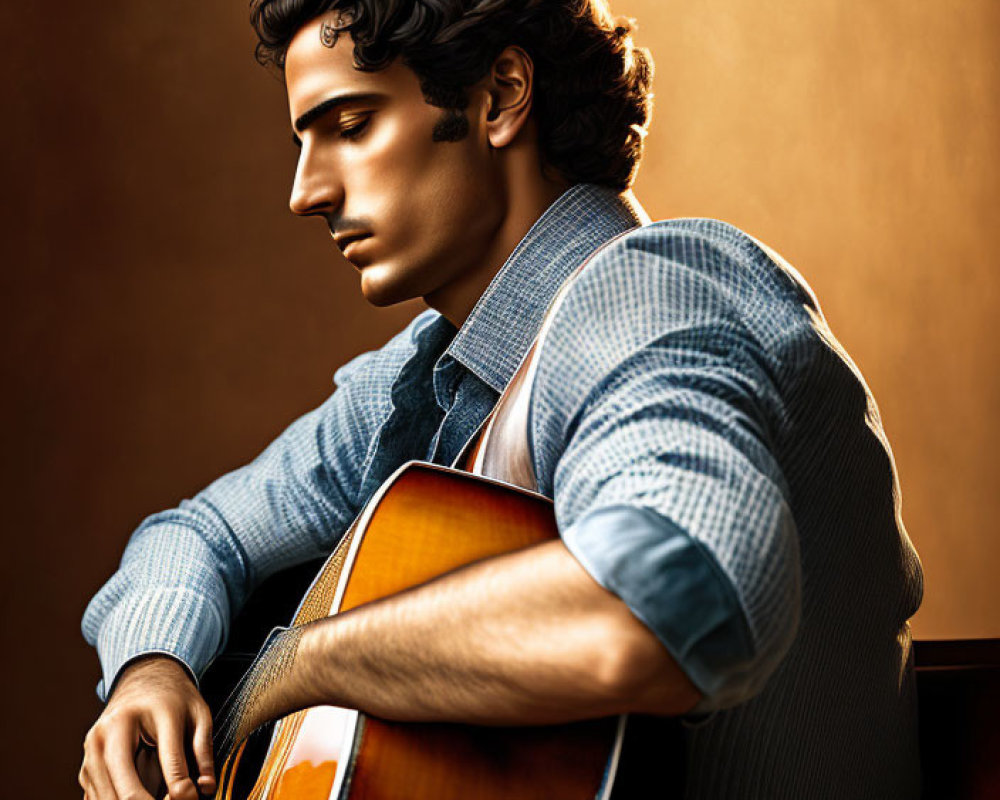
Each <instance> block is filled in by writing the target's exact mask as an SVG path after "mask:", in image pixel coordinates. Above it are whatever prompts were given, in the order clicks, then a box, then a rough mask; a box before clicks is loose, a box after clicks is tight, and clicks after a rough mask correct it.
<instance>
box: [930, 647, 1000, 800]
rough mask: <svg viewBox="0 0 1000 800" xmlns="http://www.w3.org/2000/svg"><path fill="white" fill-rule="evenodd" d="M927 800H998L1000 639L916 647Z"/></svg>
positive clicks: (999, 773) (999, 761)
mask: <svg viewBox="0 0 1000 800" xmlns="http://www.w3.org/2000/svg"><path fill="white" fill-rule="evenodd" d="M914 659H915V662H916V671H917V694H918V697H919V704H920V760H921V764H922V767H923V773H924V798H925V800H945V798H947V800H1000V639H963V640H960V639H956V640H922V641H917V642H915V649H914Z"/></svg>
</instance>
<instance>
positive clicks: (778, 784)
mask: <svg viewBox="0 0 1000 800" xmlns="http://www.w3.org/2000/svg"><path fill="white" fill-rule="evenodd" d="M642 221H643V220H642V213H641V211H638V210H637V209H636V208H634V207H633V206H632V205H630V204H629V203H628V202H627V201H626V200H624V199H623V198H622V197H620V196H619V195H617V194H615V193H614V192H612V191H610V190H607V189H603V188H600V187H596V186H591V185H585V184H581V185H577V186H574V187H572V188H571V189H570V190H568V191H567V192H566V193H565V194H564V195H563V196H562V197H561V198H559V199H558V200H557V201H556V202H555V203H554V204H553V205H552V206H551V207H550V208H549V209H548V211H546V213H545V214H544V215H543V216H542V217H541V218H540V219H539V220H538V221H537V222H536V223H535V225H534V226H533V227H532V229H531V231H530V232H529V233H528V234H527V236H526V237H525V238H524V240H522V242H521V243H520V244H519V245H518V247H517V248H516V249H515V251H514V252H513V253H512V254H511V256H510V258H509V259H508V261H507V263H506V264H505V265H504V267H503V268H502V269H501V271H500V272H499V273H498V274H497V276H496V278H495V279H494V281H493V282H492V283H491V285H490V286H489V288H488V289H487V291H486V292H485V293H484V294H483V296H482V297H481V298H480V300H479V302H478V304H477V305H476V307H475V308H474V310H473V311H472V313H471V314H470V316H469V318H468V319H467V320H466V322H465V324H464V325H463V326H462V328H461V329H460V330H458V331H456V330H455V328H454V327H453V326H452V325H451V324H450V323H449V322H448V321H447V320H445V319H444V318H443V317H441V316H440V315H439V314H437V313H436V312H434V311H426V312H424V313H422V314H420V315H419V316H417V317H416V318H415V319H414V320H413V321H412V322H411V323H410V325H409V326H408V327H407V328H406V329H405V330H403V331H402V332H401V333H400V334H398V335H397V336H396V337H394V338H393V339H392V340H391V341H390V342H389V343H388V344H386V345H385V346H384V347H383V348H382V349H380V350H378V351H374V352H370V353H366V354H364V355H362V356H359V357H358V358H356V359H354V360H353V361H351V362H349V363H348V364H346V365H345V366H343V367H341V368H340V369H339V370H338V371H337V372H336V374H335V376H334V380H335V383H336V384H337V389H336V391H335V392H334V393H333V394H332V395H331V396H330V398H329V399H328V400H327V401H326V402H325V403H323V404H322V405H321V406H320V407H319V408H317V409H315V410H313V411H312V412H310V413H308V414H306V415H305V416H303V417H301V418H300V419H299V420H297V421H296V422H294V423H293V424H292V425H291V426H290V427H289V428H288V429H287V430H285V432H284V433H282V434H281V436H279V437H278V438H277V439H276V440H275V441H274V442H273V443H272V444H271V445H270V446H269V447H268V448H267V449H266V450H265V451H264V452H263V453H262V454H261V455H260V456H258V457H257V459H256V460H254V461H253V462H252V463H250V464H248V465H247V466H244V467H242V468H241V469H238V470H236V471H234V472H231V473H229V474H228V475H225V476H223V477H221V478H219V479H218V480H217V481H215V482H214V483H213V484H211V485H210V486H209V487H207V488H206V489H205V490H203V491H202V492H201V493H199V494H198V495H197V496H195V497H194V498H191V499H189V500H185V501H183V502H182V503H181V504H180V505H179V506H178V507H177V508H175V509H171V510H168V511H164V512H161V513H158V514H154V515H153V516H151V517H149V518H147V519H146V520H145V521H143V523H142V524H141V525H140V526H139V528H138V529H137V530H136V531H135V533H134V534H133V536H132V538H131V540H130V542H129V544H128V547H127V548H126V550H125V554H124V556H123V559H122V563H121V567H120V569H119V570H118V571H117V572H116V573H115V574H114V576H113V577H112V578H111V580H110V581H109V582H108V583H107V584H106V585H105V586H104V587H103V588H102V589H101V590H100V592H99V593H98V594H97V595H96V596H95V597H94V599H93V600H92V601H91V603H90V605H89V607H88V608H87V611H86V614H85V616H84V620H83V631H84V635H85V637H86V639H87V641H88V642H90V643H92V644H94V645H95V646H96V647H97V649H98V653H99V655H100V659H101V664H102V668H103V679H102V681H101V683H100V685H99V687H98V693H99V694H100V695H101V696H102V697H104V695H105V688H106V687H110V686H111V685H112V684H113V681H114V678H115V677H116V675H117V674H118V673H119V671H120V670H121V668H122V666H123V665H125V664H126V663H128V662H129V661H130V660H131V659H133V658H135V657H137V656H138V655H141V654H143V653H148V652H151V651H158V652H164V653H169V654H172V655H173V656H175V657H176V658H178V659H179V660H180V661H181V662H183V663H184V664H186V665H188V667H189V668H190V669H191V671H192V673H193V674H194V675H200V674H201V673H202V672H203V671H204V669H205V668H206V667H207V665H208V664H209V663H210V662H211V660H212V659H213V657H214V656H215V655H216V654H217V653H218V652H219V651H220V650H221V648H222V646H223V644H224V642H225V639H226V635H227V629H228V623H229V620H230V618H231V616H232V615H233V614H234V613H235V612H236V611H237V610H238V609H239V608H240V606H241V604H242V603H243V602H244V601H245V599H246V597H247V596H248V594H249V593H250V592H251V591H252V589H253V588H254V587H255V586H256V585H257V584H259V582H260V581H262V580H263V579H264V578H266V577H267V576H268V575H271V574H272V573H274V572H275V571H277V570H280V569H283V568H286V567H289V566H292V565H294V564H297V563H301V562H303V561H306V560H309V559H313V558H316V557H319V556H322V555H325V554H327V553H329V552H330V551H331V550H332V548H333V547H334V546H335V545H336V543H337V542H338V540H339V538H340V536H341V535H342V534H343V533H344V531H346V529H347V528H348V527H349V525H350V523H351V522H352V520H353V519H354V517H355V516H356V515H357V513H358V512H359V511H360V509H361V508H362V507H363V506H364V503H365V501H366V500H367V498H368V497H369V496H370V495H371V494H372V493H373V492H374V491H375V489H376V488H377V487H378V486H379V485H380V484H381V483H382V481H384V480H385V479H386V478H387V477H388V476H389V475H390V474H391V473H392V472H393V471H394V470H395V469H396V468H397V467H398V466H399V465H400V464H402V463H404V462H405V461H408V460H411V459H423V460H431V461H435V462H437V463H451V462H452V461H453V460H454V458H455V457H456V456H457V455H458V453H459V452H460V450H461V448H462V446H463V445H464V444H465V442H466V441H467V440H468V439H469V437H470V436H472V435H473V433H474V432H475V431H476V429H477V427H478V426H479V424H480V423H481V422H482V421H483V419H484V418H485V417H486V416H487V415H488V413H489V412H490V410H491V408H492V406H493V405H494V404H495V402H496V400H497V398H498V397H499V394H500V392H501V391H502V390H503V388H504V386H505V385H506V384H507V382H508V381H509V380H510V378H511V376H512V375H513V374H514V371H515V369H516V368H517V365H518V363H519V362H520V360H521V358H522V357H523V355H524V353H525V352H526V351H527V349H528V347H529V346H530V344H531V342H532V340H533V338H534V336H535V334H536V332H537V330H538V328H539V325H540V323H541V320H542V318H543V316H544V314H545V310H546V308H547V306H548V304H549V302H550V300H551V299H552V297H553V296H554V294H555V293H556V291H557V289H558V288H559V286H560V285H561V284H562V282H563V281H564V280H565V279H566V277H567V276H568V275H569V274H570V273H572V272H573V270H574V269H575V268H576V267H577V266H579V264H581V263H582V262H583V261H584V260H585V259H586V257H587V256H589V255H590V254H591V253H593V252H594V251H595V250H598V248H601V249H600V251H599V252H598V253H597V255H596V256H595V257H594V258H593V259H592V261H591V262H590V264H588V266H587V268H586V269H585V270H584V271H583V272H582V273H581V274H580V275H579V277H578V278H577V279H576V280H575V281H574V283H573V285H572V287H571V288H570V290H569V292H568V294H567V296H566V298H565V300H564V301H563V303H562V304H561V305H560V307H559V311H558V313H557V315H556V316H555V317H554V319H553V320H552V324H551V327H550V329H549V332H548V334H547V336H546V338H545V341H544V346H543V347H542V350H541V355H540V358H539V362H538V371H537V375H536V381H535V385H534V390H533V394H532V398H531V414H530V446H531V453H532V457H533V460H534V466H535V474H536V476H537V479H538V483H539V488H540V490H541V491H542V492H543V493H545V494H547V495H548V496H550V497H553V498H554V501H555V508H556V516H557V521H558V524H559V529H560V533H561V535H562V537H563V540H564V541H565V543H566V545H567V547H568V548H569V549H570V551H571V552H572V553H573V554H574V555H575V556H576V558H577V559H578V560H579V561H580V562H581V564H582V565H583V566H584V568H585V569H586V570H587V571H588V572H589V573H590V574H591V575H592V576H593V577H594V578H595V580H597V581H598V582H599V583H600V584H602V585H603V586H605V587H606V588H607V589H609V590H610V591H611V592H613V593H615V594H616V595H618V596H619V597H621V598H622V600H624V601H625V603H626V604H627V605H628V606H629V607H630V609H631V610H632V611H633V613H634V614H635V615H636V616H637V617H638V618H639V619H640V620H642V621H643V622H644V623H645V624H646V625H647V626H648V627H649V628H650V630H652V631H653V632H654V633H655V634H656V636H657V637H658V638H659V639H660V641H661V642H662V643H663V645H664V646H665V647H666V648H667V650H668V651H669V652H670V653H671V654H672V655H673V657H674V658H675V659H676V660H677V662H678V663H679V664H680V665H681V667H682V668H683V669H684V670H685V672H686V673H687V674H688V675H689V676H690V677H691V679H692V680H693V681H694V682H695V684H696V685H697V686H698V687H699V688H700V689H701V691H702V693H703V694H704V700H703V701H702V703H701V705H700V706H699V708H698V709H696V712H697V713H696V714H695V715H692V717H691V718H690V720H689V721H688V728H687V742H686V746H687V762H688V787H687V796H689V797H699V798H701V797H706V798H707V797H710V798H735V797H761V798H784V797H788V798H793V797H795V798H799V797H810V798H817V797H838V798H842V797H845V796H849V797H917V796H919V767H918V762H917V749H916V748H917V742H916V717H915V711H916V706H915V695H914V687H913V676H912V659H911V653H910V640H909V628H908V626H907V619H908V618H909V617H910V616H911V615H912V614H913V613H914V612H915V611H916V609H917V607H918V606H919V603H920V598H921V594H922V573H921V570H920V564H919V560H918V558H917V555H916V553H915V551H914V549H913V547H912V546H911V544H910V541H909V539H908V538H907V535H906V532H905V529H904V527H903V523H902V519H901V516H900V494H899V486H898V481H897V478H896V472H895V466H894V463H893V460H892V453H891V450H890V447H889V444H888V441H887V439H886V437H885V434H884V431H883V428H882V424H881V421H880V418H879V413H878V408H877V406H876V404H875V401H874V399H873V398H872V395H871V392H870V391H869V390H868V387H867V385H866V384H865V382H864V379H863V378H862V376H861V373H860V372H859V371H858V369H857V367H856V366H855V365H854V363H853V362H852V361H851V359H850V357H849V356H848V355H847V354H846V352H845V351H844V350H843V348H842V347H841V346H840V344H839V343H838V342H837V340H836V339H835V337H834V336H833V334H832V333H831V331H830V329H829V327H828V325H827V323H826V321H825V319H824V317H823V315H822V312H821V310H820V307H819V304H818V302H817V300H816V298H815V296H814V295H813V293H812V291H811V290H810V288H809V287H808V285H807V284H806V283H805V281H804V280H803V279H802V278H801V276H799V275H798V273H796V272H795V270H794V269H793V268H791V267H790V266H789V265H788V264H787V263H786V262H785V261H784V260H783V259H781V257H780V256H778V255H777V254H776V253H774V252H773V251H772V250H770V249H769V248H767V247H766V246H764V245H762V244H761V243H759V242H757V241H756V240H755V239H753V238H752V237H750V236H749V235H747V234H746V233H744V232H742V231H740V230H739V229H737V228H735V227H733V226H732V225H729V224H727V223H725V222H721V221H718V220H712V219H678V220H666V221H663V222H657V223H653V224H648V225H642V226H641V227H640V222H642ZM626 231H628V233H627V235H625V236H622V237H620V238H617V239H615V237H616V236H618V235H619V234H621V233H623V232H626ZM612 239H615V241H614V242H612V243H611V244H609V245H607V246H603V247H602V245H605V244H606V243H608V242H610V241H611V240H612Z"/></svg>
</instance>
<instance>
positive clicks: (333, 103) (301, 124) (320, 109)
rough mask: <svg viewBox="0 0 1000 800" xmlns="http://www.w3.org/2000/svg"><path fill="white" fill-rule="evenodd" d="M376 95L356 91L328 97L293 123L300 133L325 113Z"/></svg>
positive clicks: (370, 98)
mask: <svg viewBox="0 0 1000 800" xmlns="http://www.w3.org/2000/svg"><path fill="white" fill-rule="evenodd" d="M376 97H378V95H376V94H372V93H371V92H355V93H353V94H342V95H339V96H338V97H330V98H327V99H326V100H324V101H323V102H321V103H317V104H316V105H314V106H313V107H312V108H310V109H309V110H308V111H306V113H304V114H303V115H302V116H301V117H299V118H298V119H297V120H295V123H294V125H292V127H293V128H294V129H295V130H296V131H298V132H299V133H302V132H304V131H305V129H306V128H308V127H309V126H310V125H312V124H313V123H314V122H315V121H316V120H318V119H319V118H320V117H322V116H323V115H324V114H329V113H330V112H331V111H333V109H335V108H339V107H340V106H342V105H344V104H346V103H353V102H357V101H359V100H372V99H374V98H376ZM293 138H294V136H293Z"/></svg>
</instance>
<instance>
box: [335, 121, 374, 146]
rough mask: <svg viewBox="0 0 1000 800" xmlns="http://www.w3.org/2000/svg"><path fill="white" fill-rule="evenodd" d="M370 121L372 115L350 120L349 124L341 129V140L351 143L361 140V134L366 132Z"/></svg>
mask: <svg viewBox="0 0 1000 800" xmlns="http://www.w3.org/2000/svg"><path fill="white" fill-rule="evenodd" d="M370 121H371V115H366V116H364V117H359V118H356V119H351V120H348V122H347V124H345V125H344V126H343V127H342V128H341V129H340V138H341V139H349V140H351V141H354V140H356V139H360V138H361V134H363V133H364V132H365V129H366V128H367V127H368V123H369V122H370Z"/></svg>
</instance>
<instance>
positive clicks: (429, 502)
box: [216, 462, 625, 800]
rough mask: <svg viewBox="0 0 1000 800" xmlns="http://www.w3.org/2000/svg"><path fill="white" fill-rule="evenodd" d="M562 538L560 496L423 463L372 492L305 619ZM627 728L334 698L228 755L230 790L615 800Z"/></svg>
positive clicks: (311, 596) (234, 799)
mask: <svg viewBox="0 0 1000 800" xmlns="http://www.w3.org/2000/svg"><path fill="white" fill-rule="evenodd" d="M457 531H460V532H461V533H460V534H456V532H457ZM556 536H557V529H556V523H555V516H554V513H553V508H552V503H551V501H550V500H548V499H547V498H545V497H543V496H542V495H540V494H536V493H534V492H531V491H528V490H526V489H521V488H518V487H515V486H513V485H510V484H506V483H502V482H499V481H496V480H492V479H489V478H484V477H481V476H478V475H473V474H471V473H468V472H464V471H461V470H456V469H450V468H448V467H442V466H438V465H434V464H428V463H422V462H411V463H409V464H406V465H404V466H403V467H401V468H400V469H399V470H398V471H397V472H396V473H395V474H394V475H393V476H392V477H391V478H390V479H389V480H387V481H386V483H385V484H384V485H383V486H382V487H381V488H380V489H379V491H378V492H377V493H376V494H375V495H374V496H373V497H372V499H371V500H370V501H369V503H368V504H367V506H366V507H365V509H364V511H363V512H362V513H361V515H360V516H359V517H358V518H357V520H356V521H355V523H354V524H353V525H352V527H351V529H350V530H349V531H348V532H347V534H346V535H345V536H344V538H343V539H342V541H341V543H340V545H339V546H338V547H337V549H336V550H335V551H334V552H333V553H332V554H331V556H330V557H329V559H327V561H326V563H325V564H324V566H323V567H322V569H321V570H320V572H319V574H318V575H317V577H316V578H315V580H314V581H313V584H312V586H311V587H310V588H309V590H308V592H307V593H306V596H305V598H304V599H303V600H302V603H301V605H300V607H299V609H298V612H297V613H296V614H295V617H294V619H293V625H300V624H304V623H306V622H310V621H312V620H315V619H318V618H321V617H324V616H328V615H332V614H338V613H341V612H344V611H347V610H349V609H352V608H355V607H357V606H360V605H362V604H364V603H367V602H370V601H373V600H377V599H379V598H382V597H385V596H387V595H391V594H394V593H398V592H400V591H403V590H405V589H408V588H410V587H413V586H416V585H418V584H421V583H424V582H426V581H428V580H431V579H433V578H435V577H437V576H439V575H441V574H443V573H445V572H448V571H450V570H453V569H456V568H458V567H461V566H463V565H465V564H469V563H471V562H473V561H477V560H479V559H483V558H488V557H490V556H494V555H499V554H501V553H505V552H509V551H512V550H516V549H520V548H523V547H527V546H529V545H532V544H535V543H538V542H541V541H545V540H548V539H552V538H555V537H556ZM244 688H246V687H244ZM624 726H625V718H624V717H621V718H617V719H616V718H609V719H600V720H592V721H587V722H579V723H573V724H567V725H559V726H542V727H520V728H514V727H496V728H493V727H479V726H471V725H459V724H438V723H435V724H421V723H398V722H389V721H386V720H382V719H377V718H374V717H370V716H368V715H366V714H364V713H362V712H360V711H358V710H356V709H347V708H336V707H332V706H320V707H315V708H309V709H306V710H303V711H299V712H296V713H293V714H290V715H288V716H286V717H284V718H282V719H281V720H279V721H278V722H277V723H276V724H275V725H274V728H273V732H272V733H271V736H270V739H269V740H268V742H267V746H266V748H262V747H261V746H260V745H259V744H258V747H257V749H258V750H259V751H262V752H261V753H260V754H259V755H258V757H256V758H255V757H253V755H252V752H251V751H252V750H253V747H248V746H247V743H246V742H241V743H239V744H238V745H237V746H236V747H235V748H234V749H233V750H232V751H231V752H228V753H222V754H220V755H221V756H223V757H224V761H223V762H222V763H223V766H222V769H221V770H220V774H219V789H218V791H217V793H216V798H217V800H402V799H403V798H412V799H413V800H419V799H421V798H427V799H428V800H431V799H432V798H433V800H449V799H450V798H454V799H455V800H459V798H461V800H469V799H470V798H480V799H481V800H491V799H492V798H505V800H509V799H510V798H518V800H534V799H535V798H537V800H543V799H544V800H555V799H557V798H566V800H570V799H573V800H575V799H576V798H579V799H580V800H593V798H602V799H603V798H606V797H609V796H610V791H611V786H612V784H613V781H614V775H615V772H616V767H617V764H618V758H619V755H620V753H621V747H622V741H623V736H624Z"/></svg>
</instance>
